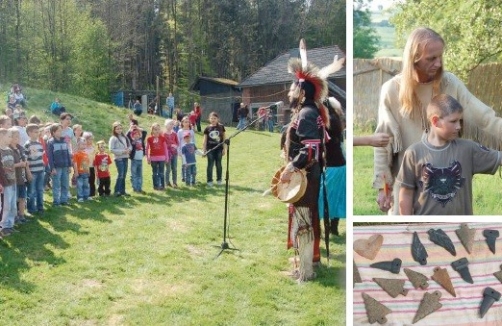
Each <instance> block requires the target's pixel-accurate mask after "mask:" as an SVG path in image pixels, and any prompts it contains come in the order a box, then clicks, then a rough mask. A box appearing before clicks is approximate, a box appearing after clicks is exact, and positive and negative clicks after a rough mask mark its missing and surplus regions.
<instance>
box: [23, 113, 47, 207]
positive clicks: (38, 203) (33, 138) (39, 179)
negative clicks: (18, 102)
mask: <svg viewBox="0 0 502 326" xmlns="http://www.w3.org/2000/svg"><path fill="white" fill-rule="evenodd" d="M26 132H27V133H28V136H29V137H30V140H29V141H28V142H26V144H24V149H25V152H26V156H27V160H28V168H29V169H30V173H31V182H30V184H29V188H28V213H30V214H35V213H36V212H39V213H42V212H43V211H44V178H45V176H44V175H45V164H44V160H43V156H44V147H43V146H42V144H41V143H40V129H39V127H38V125H36V124H31V123H30V124H28V125H27V126H26Z"/></svg>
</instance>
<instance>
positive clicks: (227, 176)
mask: <svg viewBox="0 0 502 326" xmlns="http://www.w3.org/2000/svg"><path fill="white" fill-rule="evenodd" d="M260 119H264V117H258V118H256V119H255V120H253V121H251V122H250V123H248V124H247V125H246V126H244V128H242V129H240V130H237V131H236V132H235V133H234V134H232V135H230V137H228V138H227V139H225V140H224V141H223V142H222V143H219V144H218V145H217V146H216V147H213V148H211V149H210V150H209V151H207V152H206V153H204V155H207V154H208V153H210V152H212V151H214V150H216V149H217V148H219V147H221V146H223V144H226V145H227V171H226V172H225V211H224V214H223V242H222V243H221V246H218V248H221V250H220V252H219V253H218V255H217V256H216V257H215V259H216V258H218V257H219V256H220V255H221V253H222V252H223V251H225V250H239V249H237V248H231V247H230V246H229V245H228V242H227V219H228V182H229V179H230V170H229V166H230V139H232V138H234V137H235V136H237V135H238V134H240V133H241V132H243V131H244V130H246V129H247V128H248V127H249V126H251V125H253V124H254V123H255V122H256V121H258V120H260Z"/></svg>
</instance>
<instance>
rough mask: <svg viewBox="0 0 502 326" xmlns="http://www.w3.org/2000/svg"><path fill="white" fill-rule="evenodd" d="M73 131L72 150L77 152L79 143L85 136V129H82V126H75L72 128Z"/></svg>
mask: <svg viewBox="0 0 502 326" xmlns="http://www.w3.org/2000/svg"><path fill="white" fill-rule="evenodd" d="M71 129H72V130H73V136H72V137H71V139H70V141H71V148H72V150H74V151H77V147H78V144H77V143H78V140H79V139H80V138H81V137H82V136H83V133H84V128H83V127H82V125H79V124H74V125H73V126H72V127H71Z"/></svg>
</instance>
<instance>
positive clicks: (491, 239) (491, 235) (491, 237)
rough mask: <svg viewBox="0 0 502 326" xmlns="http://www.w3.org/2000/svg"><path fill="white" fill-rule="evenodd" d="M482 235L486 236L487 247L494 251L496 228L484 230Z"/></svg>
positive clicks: (497, 235) (496, 235) (497, 233)
mask: <svg viewBox="0 0 502 326" xmlns="http://www.w3.org/2000/svg"><path fill="white" fill-rule="evenodd" d="M483 235H484V236H485V238H486V243H487V244H488V248H490V251H491V252H493V253H495V242H496V241H497V238H498V237H499V235H500V234H499V231H497V230H484V231H483Z"/></svg>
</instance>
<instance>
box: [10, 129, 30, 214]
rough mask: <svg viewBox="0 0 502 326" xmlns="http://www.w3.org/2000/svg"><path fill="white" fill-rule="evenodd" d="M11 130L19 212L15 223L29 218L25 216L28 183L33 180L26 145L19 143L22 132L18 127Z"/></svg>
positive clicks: (11, 146)
mask: <svg viewBox="0 0 502 326" xmlns="http://www.w3.org/2000/svg"><path fill="white" fill-rule="evenodd" d="M9 130H10V132H11V141H10V145H9V147H10V148H11V149H12V152H13V154H14V168H15V174H16V188H17V190H16V203H17V210H16V212H17V214H16V218H15V223H25V222H28V220H27V219H26V218H25V216H24V214H25V209H26V197H27V187H26V184H27V183H28V182H30V181H31V173H30V170H29V169H28V163H27V162H26V156H25V155H24V153H25V151H24V147H22V146H21V145H20V144H19V141H20V137H21V135H20V132H19V129H17V128H16V127H12V128H10V129H9Z"/></svg>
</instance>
